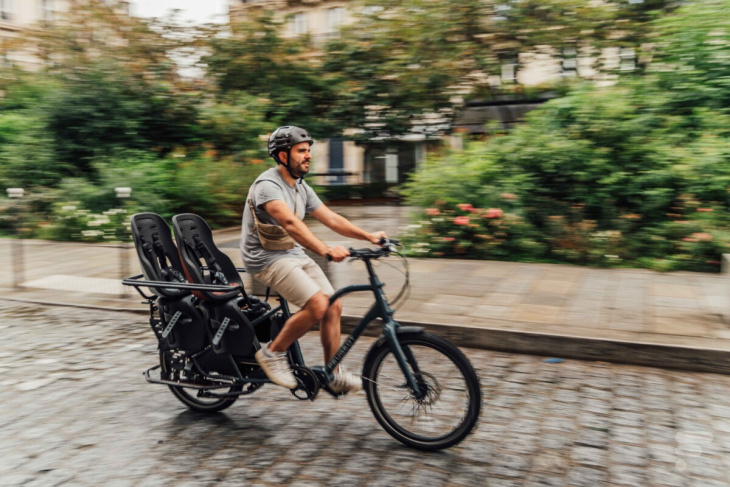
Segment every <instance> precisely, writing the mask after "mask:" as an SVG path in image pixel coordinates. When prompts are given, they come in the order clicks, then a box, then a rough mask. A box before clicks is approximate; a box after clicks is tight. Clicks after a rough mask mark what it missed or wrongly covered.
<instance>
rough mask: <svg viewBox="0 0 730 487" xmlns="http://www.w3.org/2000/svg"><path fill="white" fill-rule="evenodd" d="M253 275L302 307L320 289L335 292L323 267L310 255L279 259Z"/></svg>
mask: <svg viewBox="0 0 730 487" xmlns="http://www.w3.org/2000/svg"><path fill="white" fill-rule="evenodd" d="M252 276H253V278H254V279H256V280H257V281H259V282H260V283H262V284H264V285H265V286H269V287H270V288H271V289H273V290H274V291H276V292H277V293H279V296H282V297H283V298H284V299H286V300H287V301H289V302H290V303H292V304H294V305H295V306H298V307H300V308H303V307H304V305H305V304H307V301H309V299H310V298H311V297H312V296H314V295H315V294H317V292H318V291H322V292H323V293H324V294H325V295H326V296H332V295H333V294H334V293H335V290H334V288H333V287H332V284H330V281H329V279H327V276H325V275H324V272H323V271H322V269H321V268H320V267H319V266H318V265H317V263H316V262H314V261H313V260H312V259H311V258H310V257H308V256H307V257H305V258H284V259H279V260H277V261H276V262H274V263H273V264H271V265H270V266H269V267H267V268H266V269H264V270H263V271H261V272H259V273H257V274H253V275H252Z"/></svg>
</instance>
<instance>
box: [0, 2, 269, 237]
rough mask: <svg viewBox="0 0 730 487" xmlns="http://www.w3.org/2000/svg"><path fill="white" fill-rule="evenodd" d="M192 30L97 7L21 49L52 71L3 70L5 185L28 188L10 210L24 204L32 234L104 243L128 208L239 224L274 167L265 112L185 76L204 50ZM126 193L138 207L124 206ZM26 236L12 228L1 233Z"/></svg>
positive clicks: (74, 14) (1, 224)
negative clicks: (185, 60) (120, 190)
mask: <svg viewBox="0 0 730 487" xmlns="http://www.w3.org/2000/svg"><path fill="white" fill-rule="evenodd" d="M188 28H189V27H184V26H181V25H180V24H179V23H177V22H175V21H174V19H171V18H170V19H153V20H144V19H139V18H134V17H129V16H127V15H125V14H123V13H120V11H119V10H116V9H115V6H114V5H105V4H103V3H101V2H91V3H89V4H87V5H76V6H75V7H73V8H72V9H71V10H70V11H69V13H68V17H67V18H66V19H65V20H64V21H63V22H57V23H54V24H45V25H42V26H39V28H38V29H35V30H30V31H29V32H28V34H29V35H28V36H26V37H24V38H19V39H17V40H16V41H17V43H18V45H16V46H13V47H15V48H16V49H22V48H23V47H24V46H25V47H26V48H27V47H28V46H33V49H34V51H33V52H35V53H36V54H37V55H38V56H39V57H40V58H41V59H42V60H43V61H44V62H45V64H44V69H43V70H42V71H40V72H37V73H31V72H25V71H22V70H19V69H5V70H3V71H2V72H0V79H2V85H3V93H2V94H3V96H2V98H0V184H1V185H2V186H4V187H14V186H17V187H23V188H25V190H26V196H25V197H24V198H23V200H22V202H17V201H16V202H13V201H8V200H6V199H3V201H2V205H3V206H4V207H8V208H13V207H15V206H17V205H18V204H20V205H22V207H23V208H24V210H23V211H22V218H21V220H22V222H23V223H22V224H23V226H24V234H25V235H28V236H36V237H42V238H54V239H64V240H65V239H81V240H99V241H104V240H105V239H108V238H110V235H116V233H115V232H116V230H115V231H114V232H112V233H110V231H111V230H110V228H113V227H115V225H116V223H115V222H116V220H118V219H119V218H120V216H119V215H122V214H123V213H122V212H121V210H120V209H122V208H123V209H124V210H125V211H128V212H133V211H141V210H144V211H154V212H157V213H160V214H161V215H163V216H164V217H166V218H169V217H171V216H172V215H174V214H175V213H179V212H184V211H189V212H196V213H201V214H203V215H204V216H205V217H206V218H207V219H209V221H210V222H211V224H212V225H213V226H221V225H233V224H237V223H238V222H239V220H240V212H241V210H242V203H241V202H240V198H241V194H242V193H243V194H245V192H246V191H247V185H248V184H249V183H250V182H251V181H253V179H255V176H256V175H257V174H258V173H259V172H261V171H262V170H263V169H264V167H263V166H262V165H261V162H262V160H263V158H264V157H265V155H266V152H265V143H264V142H262V141H261V140H260V135H261V134H262V133H266V131H267V127H266V126H265V125H264V118H265V107H264V105H263V103H262V101H261V99H260V98H257V97H254V96H252V95H247V94H243V93H235V94H232V95H230V96H221V97H220V98H219V99H218V100H216V99H215V98H214V97H212V96H211V95H210V92H211V91H212V90H211V88H212V87H211V86H207V85H206V84H205V83H204V82H203V81H201V80H200V79H191V78H184V77H182V76H181V75H180V73H179V72H178V64H177V62H176V60H175V57H176V56H178V55H180V54H181V53H184V52H189V51H190V50H192V49H197V47H195V43H194V36H193V35H191V32H189V31H188V30H187V29H188ZM119 186H128V187H131V188H132V189H133V192H132V198H131V199H130V200H127V201H119V200H117V198H116V195H115V192H114V188H115V187H119ZM3 196H4V195H3ZM70 207H73V209H70ZM124 215H125V218H128V213H124ZM106 220H109V222H106ZM100 222H103V223H100ZM15 226H16V225H15V224H14V223H12V222H11V221H10V220H9V219H3V220H2V221H0V232H4V233H11V230H12V229H13V228H14V227H15Z"/></svg>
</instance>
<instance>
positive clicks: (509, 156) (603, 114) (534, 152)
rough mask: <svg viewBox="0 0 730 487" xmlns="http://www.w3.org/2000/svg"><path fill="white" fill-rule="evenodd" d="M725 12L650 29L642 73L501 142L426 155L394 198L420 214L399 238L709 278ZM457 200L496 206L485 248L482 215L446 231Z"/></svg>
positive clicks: (724, 126)
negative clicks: (649, 52) (651, 44)
mask: <svg viewBox="0 0 730 487" xmlns="http://www.w3.org/2000/svg"><path fill="white" fill-rule="evenodd" d="M729 7H730V1H728V0H708V1H707V2H703V3H694V4H689V5H686V6H684V7H682V8H681V9H680V10H679V11H677V12H676V14H675V15H672V16H668V17H666V18H663V19H661V20H660V21H657V22H656V23H655V24H654V29H655V31H654V32H655V34H656V41H657V42H656V44H657V46H658V47H657V50H656V53H655V59H656V63H657V64H656V65H652V66H651V67H650V69H649V70H648V73H647V74H646V75H645V76H643V77H641V78H637V79H624V80H621V81H620V82H619V83H618V84H616V85H615V86H611V87H603V88H596V87H595V86H594V85H591V86H583V87H580V88H579V89H577V90H575V91H574V92H572V93H571V94H569V95H568V96H566V97H564V98H561V99H557V100H553V101H550V102H548V103H546V104H544V105H543V106H541V107H540V108H538V109H537V110H535V111H533V112H531V113H530V114H529V115H528V117H527V121H526V123H524V124H522V125H520V126H518V127H516V128H515V129H514V131H512V132H510V133H509V134H504V133H500V132H499V131H497V130H494V131H492V134H491V136H490V137H489V138H488V140H486V141H472V142H468V143H467V147H466V150H464V151H463V152H461V153H449V152H447V153H444V154H443V155H442V156H441V157H440V158H436V159H434V158H432V159H430V160H429V166H428V167H427V168H426V170H425V171H423V172H421V173H419V174H416V175H415V176H414V177H413V179H412V180H411V181H410V182H409V183H408V184H407V185H406V187H405V190H404V194H405V195H406V197H407V198H408V201H409V202H411V203H412V204H416V205H419V206H422V207H430V209H427V210H426V213H425V214H424V218H427V220H426V221H427V222H428V224H427V225H425V224H424V225H422V226H421V227H416V228H414V229H413V231H412V235H410V237H409V238H410V240H411V241H412V242H416V243H420V244H428V246H427V247H425V246H423V245H421V246H420V249H424V248H429V249H432V250H430V252H431V254H432V255H442V254H443V255H446V256H456V257H461V256H463V254H464V249H468V250H469V255H470V256H471V257H473V258H482V257H488V258H502V257H503V254H501V253H500V252H498V249H501V248H503V246H504V241H510V240H511V241H513V242H512V243H513V244H514V246H515V251H514V253H513V254H511V255H510V256H511V257H514V258H521V257H522V258H527V259H533V258H536V257H539V258H541V259H545V260H551V261H562V262H574V263H581V264H593V265H640V266H645V267H650V268H655V269H660V270H677V269H689V270H702V271H707V270H710V271H717V270H719V268H720V260H721V254H722V253H724V252H727V249H728V245H730V217H729V216H728V209H730V104H728V103H726V102H725V103H724V104H723V103H722V101H721V102H718V101H717V97H721V96H727V91H726V92H725V93H724V94H722V95H721V94H720V92H721V91H722V87H723V86H725V85H726V83H727V82H728V80H730V76H728V74H729V73H730V72H728V71H727V70H728V69H729V68H728V63H727V59H729V58H730V18H728V17H727V16H722V15H717V12H719V11H727V9H728V8H729ZM690 39H691V40H692V44H691V45H690V44H689V40H690ZM678 40H683V41H685V42H677V41H678ZM465 195H468V196H465ZM505 195H506V197H505ZM459 204H461V205H462V206H463V205H473V206H474V207H475V208H482V209H484V208H490V207H493V208H496V209H498V210H499V211H504V215H505V216H504V217H500V219H499V221H500V228H504V227H505V225H506V226H507V228H508V229H510V231H504V230H502V234H500V235H499V237H500V238H502V240H501V241H499V240H498V239H497V240H495V239H494V237H495V235H494V234H490V233H489V232H487V231H485V228H484V225H483V224H481V223H483V222H482V220H480V219H479V218H478V215H479V212H481V211H483V210H478V211H477V212H476V214H477V217H474V216H473V215H472V214H470V215H469V216H470V218H471V219H470V222H469V223H470V224H471V223H474V222H477V223H479V224H478V225H477V226H475V227H472V226H471V225H470V224H459V223H457V219H458V218H459V216H463V215H459V214H456V213H454V211H455V210H454V209H455V208H458V205H459ZM429 212H430V213H432V214H429ZM436 213H438V215H436V216H434V214H436ZM454 215H456V216H454ZM435 218H440V219H442V221H440V222H439V223H440V224H439V225H435V224H434V219H435ZM515 219H516V220H515ZM458 221H462V223H463V219H462V220H458ZM515 222H519V223H520V226H518V227H517V228H519V231H515V232H511V229H512V227H513V225H515ZM489 223H490V224H493V223H494V222H489ZM477 234H479V235H489V236H490V238H484V239H483V240H484V241H487V242H489V244H490V245H491V246H490V245H487V246H486V247H485V246H484V245H479V244H480V243H481V244H483V243H484V242H482V241H480V240H479V238H481V237H476V235H477ZM524 235H529V236H530V238H535V241H536V243H537V245H535V246H534V247H530V249H529V250H530V252H527V251H525V249H523V248H522V247H521V246H520V245H517V242H524V240H523V236H524ZM449 236H451V237H454V239H455V240H450V239H449V240H447V241H444V240H443V238H444V237H447V238H448V237H449ZM497 241H499V242H501V243H500V245H497V246H496V247H495V245H496V244H495V242H497ZM421 252H422V250H421Z"/></svg>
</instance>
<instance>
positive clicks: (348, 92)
mask: <svg viewBox="0 0 730 487" xmlns="http://www.w3.org/2000/svg"><path fill="white" fill-rule="evenodd" d="M674 4H675V2H672V1H669V0H647V1H645V2H643V3H637V4H631V3H629V2H627V1H626V0H606V1H602V2H585V1H584V0H520V1H509V0H487V1H484V0H463V1H460V2H433V1H430V0H386V1H382V0H367V1H365V3H364V10H363V14H362V15H361V16H359V17H358V19H357V21H356V22H354V23H353V24H352V25H349V26H347V27H346V28H345V29H344V31H343V34H342V35H341V36H340V37H339V38H335V39H334V40H332V41H330V42H329V43H328V44H327V52H326V55H325V58H324V64H323V68H324V71H325V72H326V73H328V74H329V75H330V76H331V77H332V79H333V80H335V81H336V84H337V86H339V87H340V88H339V90H338V91H339V93H338V94H339V95H340V96H341V97H342V101H341V103H339V104H338V108H337V115H338V116H339V117H340V118H341V119H342V120H343V123H344V124H345V126H351V127H358V128H362V129H364V132H363V134H362V137H364V138H368V137H371V136H373V135H375V136H379V137H395V136H398V135H402V134H404V133H407V132H409V131H411V130H413V129H414V127H417V128H418V130H421V131H423V132H425V133H426V135H438V134H441V133H443V132H444V131H448V130H449V127H450V123H451V122H452V121H453V120H454V118H455V117H456V116H457V115H458V111H459V109H460V105H459V103H458V102H456V103H455V100H461V99H466V100H468V99H472V98H479V99H494V98H496V97H499V96H502V95H504V94H512V95H514V94H516V95H519V96H523V97H524V96H525V95H529V94H527V93H524V90H523V87H521V86H520V85H510V84H507V85H504V86H502V87H495V86H494V85H493V80H492V79H490V76H491V77H494V76H499V75H500V72H501V69H502V66H503V65H504V64H505V63H509V62H517V61H516V57H517V55H518V54H521V55H530V54H546V55H549V56H557V57H558V58H560V57H562V53H563V51H564V50H566V49H567V50H573V51H575V53H576V55H580V56H581V57H582V58H587V57H589V56H591V55H593V56H594V57H595V63H594V66H593V68H594V69H595V70H596V73H597V74H598V75H600V74H601V73H604V74H605V72H606V71H610V70H612V69H614V68H612V67H610V66H607V65H603V64H602V59H601V57H600V56H598V55H597V53H599V52H600V51H601V49H603V48H605V47H612V48H617V47H631V48H634V49H635V50H637V51H640V50H641V47H642V45H644V44H645V43H647V42H649V40H650V38H649V37H648V35H647V29H646V23H647V22H648V21H649V20H651V19H653V18H655V17H656V16H658V15H660V14H661V13H664V12H665V11H668V10H670V9H671V8H672V6H673V5H674ZM513 60H514V61H513ZM551 88H552V87H551V86H545V87H543V88H542V89H543V90H545V89H551ZM533 96H534V94H533Z"/></svg>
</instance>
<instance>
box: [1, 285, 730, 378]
mask: <svg viewBox="0 0 730 487" xmlns="http://www.w3.org/2000/svg"><path fill="white" fill-rule="evenodd" d="M0 300H3V301H13V302H20V303H27V304H36V305H40V306H65V307H75V308H83V309H90V310H100V311H113V312H124V313H136V314H141V315H145V316H146V315H149V310H148V309H147V308H146V307H143V306H142V305H140V307H139V308H120V307H112V306H100V305H93V304H80V303H72V302H56V301H47V300H36V299H26V298H16V297H12V296H3V297H0ZM361 319H362V317H359V316H351V315H343V316H342V331H343V333H345V334H348V333H351V332H352V330H354V329H355V327H356V326H357V324H358V323H359V322H360V320H361ZM398 322H399V323H400V324H401V325H403V326H420V327H423V328H424V329H425V330H426V331H429V332H431V333H434V334H436V335H439V336H442V337H444V338H447V339H449V340H450V341H451V342H453V343H454V344H455V345H457V346H459V347H468V348H479V349H485V350H495V351H500V352H507V353H523V354H529V355H541V356H545V357H556V358H564V359H576V360H588V361H600V362H608V363H620V364H629V365H641V366H647V367H657V368H663V369H676V370H684V371H691V372H709V373H715V374H724V375H730V351H726V350H717V349H707V348H688V347H679V346H676V345H663V344H655V343H636V342H625V341H620V340H605V339H596V338H587V337H575V336H564V335H550V334H544V333H534V332H524V331H512V330H501V329H495V328H482V327H470V326H465V325H444V324H439V323H428V322H418V321H407V320H398ZM365 335H366V336H378V335H380V327H379V326H370V327H369V328H368V329H367V330H366V332H365Z"/></svg>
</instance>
